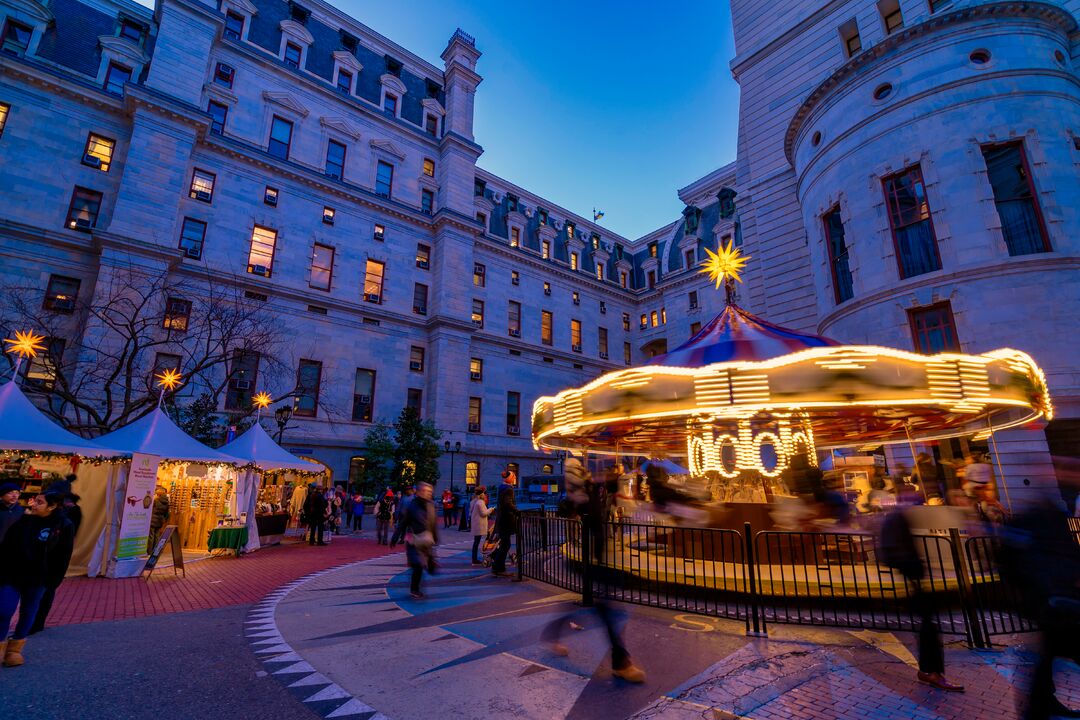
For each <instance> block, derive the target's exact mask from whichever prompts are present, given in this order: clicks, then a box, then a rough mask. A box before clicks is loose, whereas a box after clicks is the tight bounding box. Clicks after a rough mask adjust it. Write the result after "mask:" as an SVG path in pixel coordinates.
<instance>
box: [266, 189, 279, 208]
mask: <svg viewBox="0 0 1080 720" xmlns="http://www.w3.org/2000/svg"><path fill="white" fill-rule="evenodd" d="M277 201H278V191H277V188H272V187H270V186H269V185H267V186H266V189H265V190H263V203H265V204H266V205H269V206H270V207H277Z"/></svg>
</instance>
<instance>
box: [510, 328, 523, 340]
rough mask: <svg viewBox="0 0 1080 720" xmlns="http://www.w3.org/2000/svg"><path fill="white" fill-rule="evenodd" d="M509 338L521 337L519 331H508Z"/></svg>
mask: <svg viewBox="0 0 1080 720" xmlns="http://www.w3.org/2000/svg"><path fill="white" fill-rule="evenodd" d="M510 337H515V338H519V337H521V331H520V330H511V331H510Z"/></svg>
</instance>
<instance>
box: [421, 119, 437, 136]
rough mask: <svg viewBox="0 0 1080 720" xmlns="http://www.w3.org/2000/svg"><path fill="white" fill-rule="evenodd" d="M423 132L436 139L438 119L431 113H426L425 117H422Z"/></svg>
mask: <svg viewBox="0 0 1080 720" xmlns="http://www.w3.org/2000/svg"><path fill="white" fill-rule="evenodd" d="M424 132H426V133H427V134H428V135H430V136H431V137H438V136H439V118H437V117H436V116H434V115H432V114H431V113H427V114H426V115H424Z"/></svg>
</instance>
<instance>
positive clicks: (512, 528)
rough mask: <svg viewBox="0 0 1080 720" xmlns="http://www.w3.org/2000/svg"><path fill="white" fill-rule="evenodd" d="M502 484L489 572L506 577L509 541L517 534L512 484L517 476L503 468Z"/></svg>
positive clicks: (514, 492) (516, 513) (514, 483)
mask: <svg viewBox="0 0 1080 720" xmlns="http://www.w3.org/2000/svg"><path fill="white" fill-rule="evenodd" d="M502 479H503V481H502V485H500V486H499V495H498V498H497V500H496V512H497V514H496V516H495V530H496V532H498V534H499V547H498V548H497V549H496V550H495V552H494V553H493V554H492V558H491V560H492V562H491V573H492V574H493V575H496V576H498V577H508V574H507V572H506V556H507V555H509V554H510V542H511V540H512V538H513V537H514V535H516V534H517V527H518V507H517V499H516V497H515V495H516V491H515V488H514V486H515V485H516V484H517V476H516V475H515V474H514V473H513V471H512V470H504V471H503V473H502Z"/></svg>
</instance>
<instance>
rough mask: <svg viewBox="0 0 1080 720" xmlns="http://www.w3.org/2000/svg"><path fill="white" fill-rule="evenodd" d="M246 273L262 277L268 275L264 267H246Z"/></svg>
mask: <svg viewBox="0 0 1080 720" xmlns="http://www.w3.org/2000/svg"><path fill="white" fill-rule="evenodd" d="M248 272H250V273H251V274H252V275H262V276H263V277H266V276H267V275H269V274H270V272H269V271H268V270H267V268H266V266H265V265H248Z"/></svg>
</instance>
